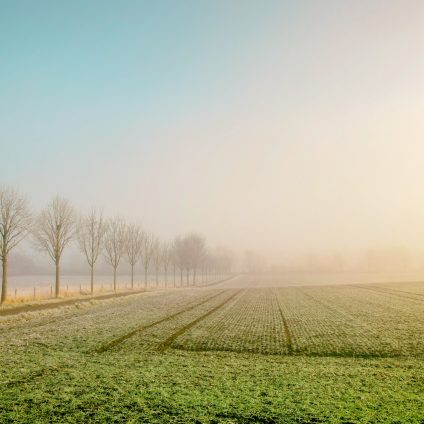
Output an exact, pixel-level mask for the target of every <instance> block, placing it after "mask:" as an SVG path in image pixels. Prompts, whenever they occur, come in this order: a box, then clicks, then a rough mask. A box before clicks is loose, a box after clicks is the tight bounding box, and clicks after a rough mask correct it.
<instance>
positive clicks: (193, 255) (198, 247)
mask: <svg viewBox="0 0 424 424" xmlns="http://www.w3.org/2000/svg"><path fill="white" fill-rule="evenodd" d="M185 243H186V249H187V255H188V259H187V263H188V266H189V267H191V269H192V270H193V284H195V283H196V275H197V270H198V268H199V266H200V264H201V262H202V260H203V258H204V256H205V254H206V243H205V239H204V237H202V236H200V235H199V234H194V233H193V234H189V235H188V236H187V237H185Z"/></svg>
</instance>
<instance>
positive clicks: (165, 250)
mask: <svg viewBox="0 0 424 424" xmlns="http://www.w3.org/2000/svg"><path fill="white" fill-rule="evenodd" d="M161 255H162V265H163V271H164V273H165V288H167V287H168V269H169V265H170V263H171V260H172V249H171V246H170V245H169V243H167V242H164V243H162V246H161ZM174 285H175V273H174Z"/></svg>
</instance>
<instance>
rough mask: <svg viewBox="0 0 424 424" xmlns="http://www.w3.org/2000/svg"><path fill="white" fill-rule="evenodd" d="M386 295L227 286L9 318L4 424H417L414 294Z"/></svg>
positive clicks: (423, 397)
mask: <svg viewBox="0 0 424 424" xmlns="http://www.w3.org/2000/svg"><path fill="white" fill-rule="evenodd" d="M240 285H241V286H242V285H243V284H240ZM241 288H243V287H241ZM381 288H384V290H383V291H379V292H376V291H371V290H366V289H361V288H358V287H338V288H332V289H331V290H330V288H329V287H328V288H325V287H313V288H312V287H308V288H306V287H299V288H267V289H260V290H259V289H258V290H256V291H255V290H253V289H244V290H240V288H234V289H225V285H224V286H216V288H213V289H212V288H209V289H191V290H175V291H169V292H162V293H158V292H157V293H154V292H151V293H145V294H141V295H134V296H131V297H130V298H121V299H115V300H105V301H97V302H93V303H90V304H85V305H80V306H76V305H74V306H70V307H66V308H65V307H64V308H60V309H55V310H51V311H43V312H42V313H32V314H26V315H24V316H18V317H14V319H13V320H11V319H4V320H3V321H0V323H1V325H0V337H1V338H2V341H3V343H2V344H1V345H0V355H1V358H2V367H1V369H0V385H1V386H0V387H1V391H0V422H2V423H3V422H4V423H15V422H16V423H44V422H57V423H81V422H93V423H94V422H97V423H103V422H111V423H121V422H122V423H123V422H133V423H140V422H151V423H258V422H259V423H318V422H323V423H324V422H325V423H346V424H347V423H377V422H382V423H423V422H424V365H423V362H424V361H423V360H422V359H423V358H422V350H421V348H422V345H421V343H422V337H421V339H418V340H416V342H415V344H414V343H412V338H413V337H415V338H416V337H417V335H419V334H420V331H422V327H421V326H422V324H421V322H422V318H423V309H422V302H420V301H417V300H414V299H415V298H420V296H421V295H420V294H419V293H421V292H420V290H416V291H414V290H413V289H411V288H410V287H408V290H407V291H408V293H406V294H405V293H403V294H402V295H406V296H408V297H412V298H413V299H405V298H399V296H398V295H399V293H396V296H397V297H396V296H394V295H393V293H394V292H392V291H390V290H388V291H385V290H386V288H390V289H391V290H401V288H399V287H397V286H393V285H392V286H390V287H389V286H384V287H383V286H382V287H381ZM405 290H406V289H405ZM411 290H412V291H411ZM343 291H345V292H343ZM368 292H370V293H368ZM388 292H390V293H388ZM371 293H372V294H371ZM409 293H413V294H409ZM417 293H418V294H417ZM390 299H391V300H390ZM408 302H409V303H408ZM370 308H371V312H370V311H369V309H370ZM394 310H396V311H397V312H398V315H393V311H394ZM372 312H374V319H372V316H373V315H372ZM399 316H400V318H399ZM390 317H391V318H390ZM413 318H415V319H413ZM380 321H381V322H380ZM226 323H227V325H225V324H226ZM396 323H398V324H396ZM408 325H409V327H411V328H410V330H409V332H405V331H404V330H405V328H407V326H408ZM379 329H380V330H381V331H383V332H384V331H386V332H387V331H388V330H389V329H391V332H390V333H387V334H384V335H381V337H379V338H375V334H377V333H378V330H379ZM287 331H288V332H289V334H290V337H288V336H287ZM349 333H350V334H352V335H353V337H352V340H351V341H350V344H347V345H346V342H347V340H348V335H349ZM331 334H333V340H332V341H331V337H330V335H331ZM125 335H127V337H124V336H125ZM422 335H423V333H421V336H422ZM201 340H206V341H205V342H201ZM390 340H391V342H390V343H388V341H390ZM113 341H116V342H115V343H113ZM320 341H321V342H320ZM372 341H373V342H374V347H373V348H371V347H370V346H371V345H372ZM290 343H291V344H292V347H291V349H292V350H293V352H292V351H291V350H290V349H288V346H290ZM402 343H403V344H405V346H406V347H402V346H400V347H399V346H398V345H401V344H402ZM104 346H106V348H105V349H101V347H104ZM164 346H165V348H164ZM345 346H346V347H345ZM335 347H337V348H338V349H339V351H338V352H339V353H341V354H340V355H337V351H336V350H335ZM278 349H280V350H278ZM414 349H415V350H414ZM276 352H277V354H276ZM361 352H362V353H367V352H368V353H369V355H368V357H366V355H360V353H361ZM411 352H412V353H411ZM393 353H396V355H394V354H393ZM390 356H394V357H390Z"/></svg>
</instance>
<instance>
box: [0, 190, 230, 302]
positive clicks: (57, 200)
mask: <svg viewBox="0 0 424 424" xmlns="http://www.w3.org/2000/svg"><path fill="white" fill-rule="evenodd" d="M0 214H1V217H0V259H1V262H2V290H1V302H0V303H3V302H4V301H5V300H6V299H7V288H8V281H7V278H8V257H9V253H10V252H11V250H12V249H13V248H15V247H16V246H17V245H18V244H19V243H20V242H21V241H22V240H23V239H24V238H26V237H27V236H29V237H30V239H31V241H32V244H33V246H34V247H35V248H36V249H38V250H40V251H43V252H45V253H47V254H48V255H49V257H50V258H51V260H52V261H53V263H54V266H55V272H56V277H55V296H56V297H58V296H59V293H60V261H61V258H62V254H63V252H64V250H65V249H66V248H67V247H68V246H69V245H70V244H71V243H72V242H77V245H78V247H79V248H80V250H81V252H82V253H83V255H84V257H85V259H86V261H87V264H88V266H89V268H90V290H91V293H93V292H94V274H95V267H96V263H97V261H98V259H99V257H100V256H103V257H104V258H105V260H106V262H107V263H108V264H109V265H110V266H111V268H112V270H113V289H114V290H115V291H116V283H117V270H118V267H119V265H120V264H121V263H122V261H127V262H128V263H129V265H130V267H131V288H134V269H135V267H136V265H137V264H141V266H142V268H143V272H144V286H145V287H146V288H147V279H148V273H149V271H150V270H151V269H153V270H154V273H155V281H156V285H157V286H158V285H159V275H162V276H163V278H164V279H165V281H164V283H165V287H168V285H170V284H172V285H173V287H175V286H176V282H177V281H179V285H180V286H183V285H185V286H190V285H195V284H196V283H197V282H198V280H199V274H200V275H201V277H202V280H203V278H206V279H207V277H208V276H209V275H212V274H213V275H218V274H226V273H229V272H230V270H231V266H232V260H233V258H232V254H231V252H229V251H227V250H225V249H224V250H221V251H219V252H212V251H211V250H210V249H208V247H207V245H206V241H205V238H204V237H202V236H201V235H199V234H196V233H191V234H187V235H185V236H178V237H176V238H175V239H174V240H172V241H163V240H160V239H159V238H158V237H157V236H156V235H155V234H153V233H151V232H148V231H145V230H144V229H143V228H142V226H141V225H140V224H134V223H131V224H129V223H127V222H126V221H125V219H124V218H122V217H114V218H109V219H106V218H105V217H104V216H103V213H102V212H101V211H98V210H92V211H91V212H90V213H88V214H87V215H81V214H79V213H77V211H76V210H75V209H74V208H73V207H72V205H71V204H70V203H69V202H68V201H67V200H66V199H64V198H62V197H60V196H56V197H54V198H53V199H52V201H51V202H50V203H49V204H48V205H47V206H46V207H45V208H44V209H43V210H42V211H41V212H39V213H34V212H33V211H32V210H31V209H30V207H29V204H28V202H27V200H26V198H25V197H24V196H23V195H21V194H20V193H19V192H18V191H16V190H15V189H13V188H11V187H0Z"/></svg>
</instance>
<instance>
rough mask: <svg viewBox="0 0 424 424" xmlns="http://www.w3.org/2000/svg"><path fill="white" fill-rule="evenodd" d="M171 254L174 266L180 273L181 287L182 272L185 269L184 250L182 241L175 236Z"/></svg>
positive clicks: (181, 281) (181, 282)
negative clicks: (172, 254)
mask: <svg viewBox="0 0 424 424" xmlns="http://www.w3.org/2000/svg"><path fill="white" fill-rule="evenodd" d="M173 253H174V257H173V259H174V264H175V265H176V267H177V268H178V269H179V271H180V286H182V285H183V272H184V269H185V264H186V249H185V244H184V240H183V239H182V238H181V237H180V236H177V237H175V240H174V243H173Z"/></svg>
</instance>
